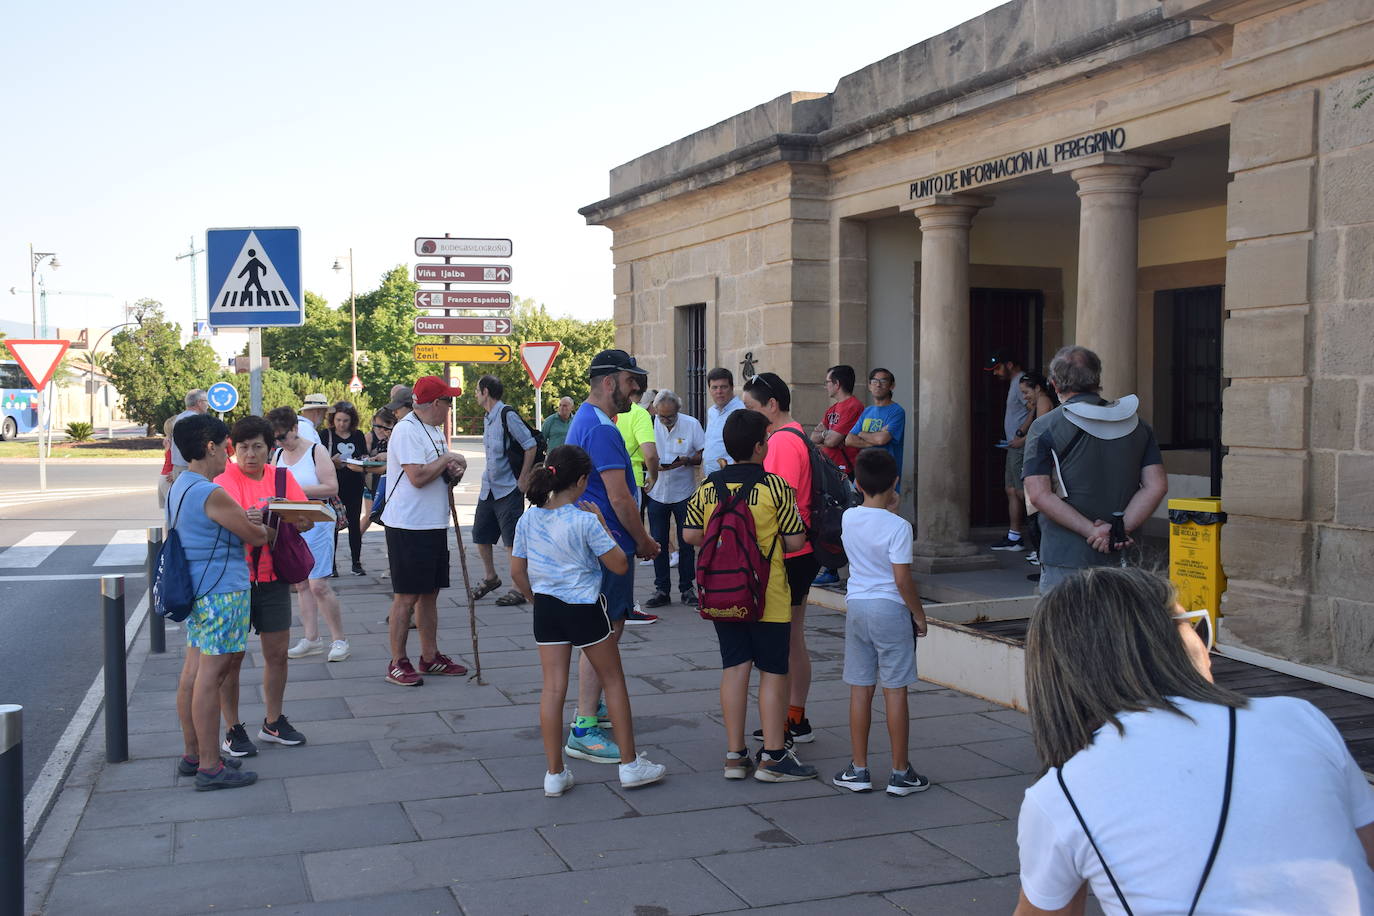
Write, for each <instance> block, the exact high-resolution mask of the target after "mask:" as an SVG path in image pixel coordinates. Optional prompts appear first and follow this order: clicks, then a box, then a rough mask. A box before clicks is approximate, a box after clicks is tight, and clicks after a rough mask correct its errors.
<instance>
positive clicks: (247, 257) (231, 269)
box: [205, 227, 305, 328]
mask: <svg viewBox="0 0 1374 916" xmlns="http://www.w3.org/2000/svg"><path fill="white" fill-rule="evenodd" d="M205 254H206V260H207V261H208V262H209V267H208V269H207V271H206V273H207V276H208V278H209V281H210V282H209V285H210V311H209V315H208V318H209V321H210V326H211V327H213V328H225V327H239V328H244V327H247V328H266V327H298V326H300V325H302V324H304V323H305V294H304V291H303V289H302V287H301V230H300V229H299V228H296V227H276V228H260V229H209V230H206V233H205Z"/></svg>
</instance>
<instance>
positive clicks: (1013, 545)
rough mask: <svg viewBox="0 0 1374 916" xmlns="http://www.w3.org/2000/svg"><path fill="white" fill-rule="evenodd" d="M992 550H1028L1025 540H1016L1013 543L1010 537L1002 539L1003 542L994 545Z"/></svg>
mask: <svg viewBox="0 0 1374 916" xmlns="http://www.w3.org/2000/svg"><path fill="white" fill-rule="evenodd" d="M992 549H993V550H1025V549H1026V543H1025V539H1024V538H1017V539H1016V540H1014V541H1013V540H1012V539H1011V538H1009V537H1004V538H1002V540H1000V541H998V542H997V543H996V544H993V545H992Z"/></svg>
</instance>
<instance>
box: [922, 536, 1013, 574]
mask: <svg viewBox="0 0 1374 916" xmlns="http://www.w3.org/2000/svg"><path fill="white" fill-rule="evenodd" d="M995 566H997V558H996V557H994V556H993V555H992V554H990V553H983V552H982V551H981V550H979V548H978V545H977V544H970V543H968V542H966V541H965V542H960V543H954V544H950V543H929V542H922V541H917V542H916V543H915V545H914V546H913V548H912V556H911V568H912V570H913V571H914V572H918V573H924V574H926V575H933V574H936V573H949V572H968V571H969V570H975V569H991V568H993V567H995Z"/></svg>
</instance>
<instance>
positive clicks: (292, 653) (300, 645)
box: [286, 636, 324, 658]
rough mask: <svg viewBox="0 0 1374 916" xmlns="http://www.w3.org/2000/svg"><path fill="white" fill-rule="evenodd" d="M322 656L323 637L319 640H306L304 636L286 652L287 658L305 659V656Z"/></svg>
mask: <svg viewBox="0 0 1374 916" xmlns="http://www.w3.org/2000/svg"><path fill="white" fill-rule="evenodd" d="M323 654H324V637H323V636H321V637H320V638H319V639H306V638H305V637H304V636H302V637H301V638H300V640H299V641H297V643H296V644H295V645H294V646H292V647H291V648H289V649H287V650H286V657H287V658H305V657H306V656H307V655H323Z"/></svg>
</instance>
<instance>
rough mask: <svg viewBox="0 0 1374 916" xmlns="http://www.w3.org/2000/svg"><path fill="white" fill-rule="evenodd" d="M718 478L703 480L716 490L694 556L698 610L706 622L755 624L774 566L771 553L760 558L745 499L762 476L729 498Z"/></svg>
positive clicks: (729, 494) (723, 483)
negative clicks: (709, 513) (713, 508)
mask: <svg viewBox="0 0 1374 916" xmlns="http://www.w3.org/2000/svg"><path fill="white" fill-rule="evenodd" d="M719 474H720V472H719V471H717V472H716V473H715V474H712V475H710V476H709V477H707V478H706V479H707V480H708V481H709V482H710V483H711V484H712V485H713V486H714V487H715V488H716V511H715V512H713V513H711V518H710V520H709V521H707V523H706V533H705V535H704V536H703V537H702V545H701V549H700V550H698V551H697V561H696V562H697V610H698V613H700V614H701V616H702V617H704V618H705V619H707V620H719V621H731V622H737V623H755V622H757V621H758V620H760V619H762V617H763V611H764V607H765V605H766V603H767V594H768V575H769V573H770V572H771V571H772V562H773V551H772V550H770V551H769V552H768V555H767V556H764V554H763V551H762V550H761V549H760V547H759V540H758V531H757V529H756V528H755V527H754V513H753V512H751V511H750V509H749V495H750V493H752V492H753V489H754V487H755V486H757V485H758V484H760V483H762V482H763V478H764V472H763V469H762V468H759V475H758V477H757V478H756V479H755V480H752V481H746V482H745V483H743V484H741V485H740V488H739V489H738V490H736V491H735V492H734V493H733V494H732V493H731V492H730V490H729V488H728V487H727V486H726V485H725V482H724V480H722V479H721V478H720V476H719ZM773 549H774V550H776V549H777V541H776V540H775V541H774V542H773Z"/></svg>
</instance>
